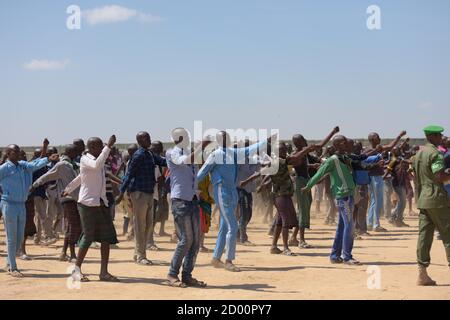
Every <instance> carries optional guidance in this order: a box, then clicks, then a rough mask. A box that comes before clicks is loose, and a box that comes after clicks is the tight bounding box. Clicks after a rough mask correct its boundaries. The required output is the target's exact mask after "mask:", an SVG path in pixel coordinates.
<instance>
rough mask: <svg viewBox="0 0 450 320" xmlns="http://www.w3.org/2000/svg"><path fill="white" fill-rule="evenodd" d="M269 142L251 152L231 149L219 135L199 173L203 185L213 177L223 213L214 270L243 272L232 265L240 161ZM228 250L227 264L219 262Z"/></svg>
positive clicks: (223, 135)
mask: <svg viewBox="0 0 450 320" xmlns="http://www.w3.org/2000/svg"><path fill="white" fill-rule="evenodd" d="M271 139H272V137H270V138H269V139H267V141H262V142H260V143H257V144H254V145H251V146H249V147H248V148H230V146H231V138H230V136H229V134H228V133H227V132H225V131H220V132H219V133H217V136H216V140H217V142H218V144H219V148H218V149H217V150H215V151H214V152H212V153H211V155H210V156H209V157H208V159H207V160H206V162H205V164H204V165H203V167H202V168H201V169H200V171H199V173H198V175H197V180H198V181H202V180H203V179H205V177H206V176H207V175H208V174H210V175H211V183H212V185H213V187H214V200H215V202H216V204H217V205H218V206H219V210H220V218H221V219H220V227H219V234H218V236H217V244H216V248H215V250H214V254H213V260H212V262H211V264H212V265H213V266H214V267H215V268H225V270H227V271H231V272H240V271H241V270H240V269H239V268H238V267H237V266H235V265H234V264H233V260H234V259H235V257H236V238H237V231H238V223H237V220H236V215H235V210H236V206H237V204H238V194H237V189H236V185H237V171H238V159H239V160H240V161H242V159H245V157H247V156H248V157H252V156H254V155H256V153H257V151H258V149H262V148H263V147H264V146H265V145H266V144H267V143H268V142H270V141H271ZM225 247H226V248H227V254H226V261H225V263H223V262H222V261H221V260H220V259H221V257H222V255H223V252H224V250H225Z"/></svg>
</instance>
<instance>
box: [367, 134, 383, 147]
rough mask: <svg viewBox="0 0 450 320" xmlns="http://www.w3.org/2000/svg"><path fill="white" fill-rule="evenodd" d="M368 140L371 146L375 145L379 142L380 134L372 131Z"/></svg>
mask: <svg viewBox="0 0 450 320" xmlns="http://www.w3.org/2000/svg"><path fill="white" fill-rule="evenodd" d="M369 142H370V144H371V145H372V147H376V146H377V145H379V144H380V143H381V139H380V135H379V134H378V133H376V132H372V133H370V134H369Z"/></svg>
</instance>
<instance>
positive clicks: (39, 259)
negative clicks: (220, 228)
mask: <svg viewBox="0 0 450 320" xmlns="http://www.w3.org/2000/svg"><path fill="white" fill-rule="evenodd" d="M383 222H384V226H385V227H387V228H388V229H389V230H390V231H389V232H388V233H383V234H373V236H371V237H367V238H365V239H363V240H358V241H357V242H356V243H355V249H354V254H355V257H356V258H357V259H359V260H360V261H361V262H363V263H364V265H363V266H360V267H349V266H343V265H338V266H337V265H331V264H330V263H329V260H328V256H329V253H330V246H331V244H332V241H333V236H334V229H335V228H334V227H328V226H325V225H324V224H323V215H320V214H313V219H312V230H311V231H309V232H307V237H308V239H309V242H310V244H312V245H313V246H314V248H313V249H298V248H293V251H294V252H295V253H297V254H298V256H295V257H285V256H274V255H270V254H269V253H268V252H269V246H270V242H271V239H270V237H268V236H267V225H265V224H262V223H261V217H259V216H256V217H254V220H253V222H252V223H251V225H250V228H249V237H250V240H251V241H253V242H254V243H255V246H253V247H244V246H238V250H237V261H236V262H237V264H238V266H240V267H242V269H243V272H241V273H229V272H227V271H224V270H217V269H214V268H212V267H211V266H209V262H210V259H211V254H205V253H200V254H199V257H198V259H197V266H196V269H195V272H194V276H195V277H197V278H199V279H201V280H204V281H206V282H207V283H208V285H209V287H208V288H207V289H175V288H170V287H168V286H167V285H166V284H165V277H166V274H167V271H168V266H169V263H170V260H171V257H172V254H173V250H174V247H175V245H174V244H172V243H170V241H169V240H170V239H169V238H166V237H165V238H160V237H156V238H155V239H156V241H157V243H158V245H159V246H160V247H161V249H162V250H161V251H160V252H149V258H150V259H151V260H153V261H154V262H155V266H151V267H144V266H138V265H136V264H134V263H133V262H132V257H133V243H132V242H128V241H125V240H124V237H122V236H121V237H120V238H119V239H120V241H121V243H120V244H119V249H115V250H112V252H111V262H110V272H111V273H112V274H114V275H116V276H118V277H119V278H120V279H121V281H122V282H121V283H113V284H112V283H101V282H98V276H97V274H98V272H99V267H100V266H99V257H100V252H99V250H98V249H92V250H90V252H89V253H88V257H87V261H86V264H85V266H84V269H83V271H84V273H85V274H87V275H88V276H89V277H90V279H91V282H90V283H83V284H81V288H79V289H69V288H68V285H67V278H68V276H69V275H68V274H67V270H68V268H69V267H70V264H68V263H65V262H58V261H57V259H58V256H59V253H60V248H61V245H62V243H61V241H59V242H58V243H57V244H55V245H52V246H50V247H42V246H36V245H34V244H32V241H31V240H29V241H28V243H29V245H28V253H29V254H30V255H31V256H32V257H33V260H32V261H21V260H19V261H18V264H19V268H20V269H21V270H22V272H23V273H24V274H25V276H26V277H25V278H23V279H14V278H11V277H10V276H8V275H7V274H6V273H4V272H3V271H1V272H0V288H1V289H0V299H1V300H5V299H19V300H21V299H56V300H60V299H83V300H90V299H134V300H136V299H137V300H140V299H143V300H164V299H179V300H186V299H194V300H197V299H198V300H205V299H221V300H223V299H224V300H228V299H242V300H246V299H273V300H291V299H292V300H297V299H301V300H305V299H358V300H359V299H450V290H449V287H450V269H449V267H448V266H447V264H446V259H445V252H444V249H443V246H442V243H441V242H435V244H434V247H433V251H432V258H433V264H432V266H431V268H430V273H431V275H432V276H433V277H434V279H435V280H436V281H437V282H438V284H439V286H438V287H433V288H421V287H417V286H416V285H415V282H416V274H417V273H416V269H417V267H416V263H415V252H416V241H417V225H418V220H417V217H408V218H407V220H406V222H407V223H408V224H410V225H411V228H402V229H399V228H393V227H391V226H388V224H387V223H386V222H385V221H383ZM116 223H117V230H121V226H122V218H121V217H120V215H119V219H118V221H117V222H116ZM157 228H158V227H157ZM172 228H173V223H172V222H169V225H168V228H167V229H168V231H169V232H170V231H171V230H172ZM216 233H217V231H216V227H215V228H214V229H213V231H211V233H210V234H209V235H208V237H207V239H206V245H207V246H208V247H209V248H213V247H214V243H215V236H216ZM0 240H3V241H4V240H5V235H4V230H3V224H2V225H1V227H0ZM0 264H1V265H4V264H5V247H4V245H2V246H0ZM372 266H376V267H372ZM368 268H369V271H370V270H375V274H378V271H379V275H380V278H379V279H380V281H381V282H380V287H379V289H377V288H374V289H373V286H372V289H369V287H368V284H367V283H368V279H369V283H372V284H374V283H375V284H376V281H375V282H374V281H370V280H373V279H375V278H374V275H373V274H372V275H371V274H369V273H368V272H367V271H368ZM378 268H379V269H378ZM375 287H376V286H375Z"/></svg>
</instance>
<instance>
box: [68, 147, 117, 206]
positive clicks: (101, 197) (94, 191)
mask: <svg viewBox="0 0 450 320" xmlns="http://www.w3.org/2000/svg"><path fill="white" fill-rule="evenodd" d="M110 152H111V149H110V148H109V147H108V146H105V147H104V148H103V150H102V153H101V154H100V155H99V156H98V158H97V159H96V158H95V157H94V156H93V155H92V154H90V153H87V154H85V155H83V156H82V157H81V161H80V175H79V176H78V177H76V178H75V179H74V180H73V181H72V182H71V183H69V185H68V186H67V187H66V189H65V191H66V192H67V193H69V194H72V193H73V192H74V191H75V190H76V189H77V188H78V187H80V193H79V196H78V203H81V204H83V205H85V206H87V207H99V206H100V201H103V203H104V204H105V206H108V199H107V197H106V177H105V162H106V159H107V158H108V156H109V153H110Z"/></svg>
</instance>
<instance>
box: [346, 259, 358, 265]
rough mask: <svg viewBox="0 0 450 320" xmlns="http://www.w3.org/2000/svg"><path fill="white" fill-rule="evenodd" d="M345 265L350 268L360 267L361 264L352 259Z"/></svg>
mask: <svg viewBox="0 0 450 320" xmlns="http://www.w3.org/2000/svg"><path fill="white" fill-rule="evenodd" d="M344 264H346V265H349V266H360V265H361V262H359V261H358V260H355V259H350V260H347V261H344Z"/></svg>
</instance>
